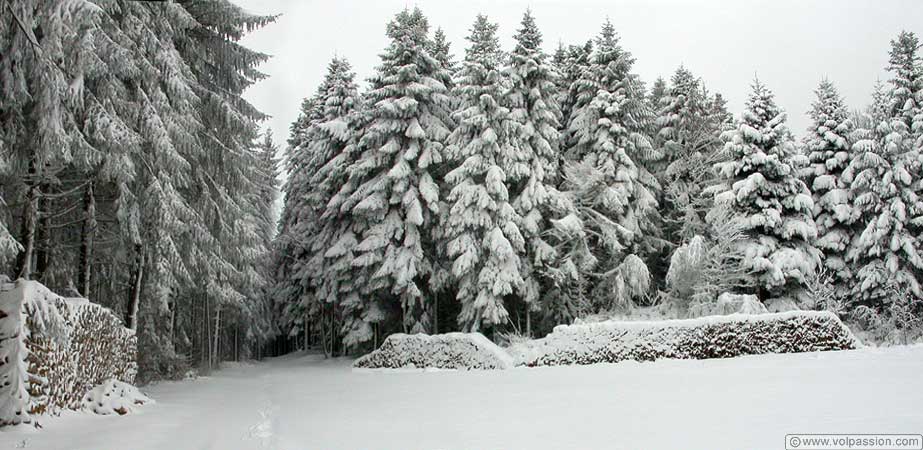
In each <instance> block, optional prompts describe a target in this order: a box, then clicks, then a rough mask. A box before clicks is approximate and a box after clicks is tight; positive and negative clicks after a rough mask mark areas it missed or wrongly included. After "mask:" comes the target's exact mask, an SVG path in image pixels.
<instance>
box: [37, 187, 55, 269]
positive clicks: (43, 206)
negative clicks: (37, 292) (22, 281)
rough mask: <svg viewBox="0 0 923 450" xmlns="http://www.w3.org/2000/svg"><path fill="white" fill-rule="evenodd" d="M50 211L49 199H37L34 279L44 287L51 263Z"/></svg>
mask: <svg viewBox="0 0 923 450" xmlns="http://www.w3.org/2000/svg"><path fill="white" fill-rule="evenodd" d="M42 192H44V190H42ZM51 209H52V204H51V199H49V198H47V197H44V196H41V197H39V200H38V209H37V210H36V212H37V219H38V220H36V225H37V226H36V229H35V279H37V280H38V281H40V282H42V283H44V284H46V285H47V284H48V280H47V279H46V275H47V274H48V266H49V265H50V261H51V215H50V214H49V211H51Z"/></svg>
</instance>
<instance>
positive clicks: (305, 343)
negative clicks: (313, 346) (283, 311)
mask: <svg viewBox="0 0 923 450" xmlns="http://www.w3.org/2000/svg"><path fill="white" fill-rule="evenodd" d="M302 328H303V329H304V351H308V334H310V329H309V328H308V312H307V311H305V313H304V326H303V327H302Z"/></svg>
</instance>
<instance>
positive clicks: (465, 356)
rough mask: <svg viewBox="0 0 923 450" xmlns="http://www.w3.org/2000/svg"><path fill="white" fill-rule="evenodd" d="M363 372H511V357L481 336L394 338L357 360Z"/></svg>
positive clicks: (442, 335) (417, 335) (465, 334)
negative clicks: (422, 370)
mask: <svg viewBox="0 0 923 450" xmlns="http://www.w3.org/2000/svg"><path fill="white" fill-rule="evenodd" d="M354 366H355V367H360V368H370V369H377V368H388V369H397V368H438V369H508V368H510V367H512V366H513V360H512V358H511V357H510V355H509V354H507V353H506V351H504V350H503V349H502V348H500V347H498V346H497V345H496V344H494V343H493V342H490V340H489V339H487V338H486V337H484V335H482V334H480V333H447V334H437V335H434V336H429V335H426V334H392V335H391V336H388V338H387V339H385V342H384V343H382V344H381V347H379V348H378V350H375V351H374V352H372V353H369V354H368V355H365V356H363V357H362V358H359V359H358V360H356V362H355V364H354Z"/></svg>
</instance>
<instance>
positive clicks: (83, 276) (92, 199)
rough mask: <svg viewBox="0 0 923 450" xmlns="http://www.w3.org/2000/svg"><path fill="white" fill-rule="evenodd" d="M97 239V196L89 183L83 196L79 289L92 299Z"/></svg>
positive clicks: (81, 293) (83, 294)
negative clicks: (91, 281)
mask: <svg viewBox="0 0 923 450" xmlns="http://www.w3.org/2000/svg"><path fill="white" fill-rule="evenodd" d="M95 238H96V195H95V193H94V192H93V182H92V181H91V182H89V183H87V189H86V191H85V192H84V194H83V228H82V230H81V236H80V269H79V272H78V277H79V279H78V283H79V285H78V287H77V290H78V291H80V295H82V296H83V297H84V298H90V272H91V269H90V266H91V262H92V260H93V241H94V239H95Z"/></svg>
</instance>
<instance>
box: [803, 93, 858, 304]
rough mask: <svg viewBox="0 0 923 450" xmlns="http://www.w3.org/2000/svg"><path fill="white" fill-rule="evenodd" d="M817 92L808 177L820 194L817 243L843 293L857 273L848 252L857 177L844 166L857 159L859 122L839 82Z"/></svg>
mask: <svg viewBox="0 0 923 450" xmlns="http://www.w3.org/2000/svg"><path fill="white" fill-rule="evenodd" d="M815 95H816V96H817V99H816V100H815V101H814V103H813V104H812V105H811V111H810V113H809V114H810V116H811V120H812V124H811V127H810V128H808V133H807V135H806V136H805V140H804V147H805V151H806V152H807V153H808V159H809V161H810V167H809V169H808V176H807V178H806V183H807V184H808V187H809V188H810V189H811V192H812V194H813V197H814V221H815V223H816V224H817V241H816V244H815V245H816V246H817V248H818V249H820V250H821V251H822V252H823V253H824V267H825V268H826V269H827V271H828V272H829V273H830V274H831V275H832V276H834V277H835V280H836V285H837V286H838V288H839V290H840V292H841V294H842V293H844V291H845V290H848V283H849V280H850V278H851V276H852V274H851V270H850V267H849V265H847V264H846V258H845V256H846V250H847V248H848V247H849V244H850V242H852V238H853V226H852V224H853V220H854V214H853V209H852V198H851V195H850V194H851V193H850V184H851V182H852V180H851V179H850V177H849V175H848V174H847V176H845V177H844V171H845V169H846V167H847V166H848V165H849V163H850V162H851V160H852V151H851V148H850V147H851V145H850V141H849V139H850V137H851V136H852V133H853V124H852V121H851V120H850V118H849V113H848V111H847V110H846V105H845V103H844V101H843V98H842V97H840V94H839V93H838V92H837V90H836V87H834V85H833V83H831V82H830V81H829V80H826V79H825V80H823V81H821V83H820V85H819V86H818V88H817V90H816V91H815Z"/></svg>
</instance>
